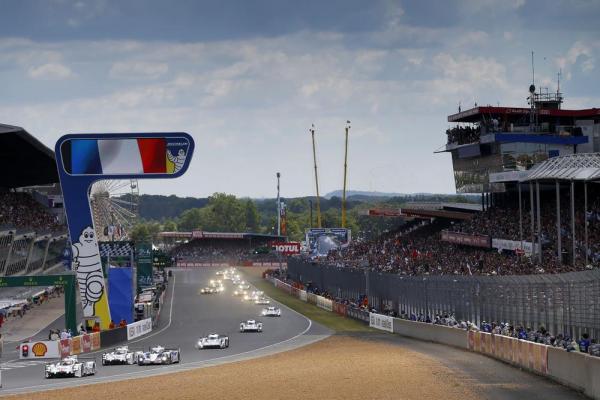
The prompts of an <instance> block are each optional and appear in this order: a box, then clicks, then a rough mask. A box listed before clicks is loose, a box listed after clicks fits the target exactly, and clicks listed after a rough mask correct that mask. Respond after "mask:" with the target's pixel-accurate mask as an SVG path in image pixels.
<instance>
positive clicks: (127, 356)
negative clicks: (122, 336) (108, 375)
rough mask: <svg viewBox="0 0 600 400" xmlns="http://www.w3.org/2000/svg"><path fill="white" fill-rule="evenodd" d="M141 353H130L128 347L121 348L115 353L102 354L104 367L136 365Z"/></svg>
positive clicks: (114, 351)
mask: <svg viewBox="0 0 600 400" xmlns="http://www.w3.org/2000/svg"><path fill="white" fill-rule="evenodd" d="M140 353H141V351H136V352H135V353H134V352H133V351H129V348H128V347H127V346H119V347H117V348H115V349H114V350H113V351H109V352H108V353H102V365H115V364H128V365H132V364H135V361H136V360H137V358H138V356H139V354H140Z"/></svg>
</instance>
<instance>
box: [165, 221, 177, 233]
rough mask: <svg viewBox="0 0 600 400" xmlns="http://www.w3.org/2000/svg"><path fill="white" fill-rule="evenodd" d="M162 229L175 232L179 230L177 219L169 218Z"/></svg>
mask: <svg viewBox="0 0 600 400" xmlns="http://www.w3.org/2000/svg"><path fill="white" fill-rule="evenodd" d="M162 230H163V231H165V232H175V231H177V224H176V223H175V221H173V220H171V219H168V220H166V221H165V223H164V224H163V226H162Z"/></svg>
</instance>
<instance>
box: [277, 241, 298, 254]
mask: <svg viewBox="0 0 600 400" xmlns="http://www.w3.org/2000/svg"><path fill="white" fill-rule="evenodd" d="M272 246H273V248H274V249H275V251H276V252H278V253H281V254H284V255H291V254H300V243H299V242H276V243H273V244H272Z"/></svg>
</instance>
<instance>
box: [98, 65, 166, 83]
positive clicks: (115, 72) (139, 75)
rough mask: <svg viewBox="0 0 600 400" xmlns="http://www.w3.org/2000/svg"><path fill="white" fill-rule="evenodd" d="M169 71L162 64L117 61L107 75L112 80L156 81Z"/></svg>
mask: <svg viewBox="0 0 600 400" xmlns="http://www.w3.org/2000/svg"><path fill="white" fill-rule="evenodd" d="M168 71H169V65H168V64H167V63H163V62H158V63H156V62H145V61H119V62H116V63H114V64H113V65H112V67H111V68H110V72H109V75H110V77H111V78H113V79H156V78H159V77H161V76H162V75H164V74H166V73H167V72H168Z"/></svg>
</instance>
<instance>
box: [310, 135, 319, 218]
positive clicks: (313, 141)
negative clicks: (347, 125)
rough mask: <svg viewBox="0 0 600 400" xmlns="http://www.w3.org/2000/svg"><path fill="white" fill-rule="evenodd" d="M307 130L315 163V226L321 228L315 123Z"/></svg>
mask: <svg viewBox="0 0 600 400" xmlns="http://www.w3.org/2000/svg"><path fill="white" fill-rule="evenodd" d="M309 132H310V133H311V136H312V149H313V160H314V164H315V185H316V187H317V228H321V204H320V201H319V175H318V174H317V150H316V147H315V124H312V126H311V128H310V129H309Z"/></svg>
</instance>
